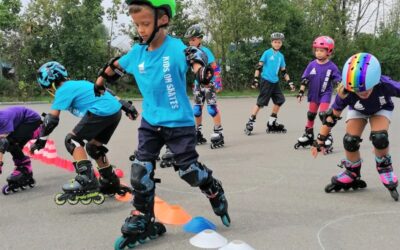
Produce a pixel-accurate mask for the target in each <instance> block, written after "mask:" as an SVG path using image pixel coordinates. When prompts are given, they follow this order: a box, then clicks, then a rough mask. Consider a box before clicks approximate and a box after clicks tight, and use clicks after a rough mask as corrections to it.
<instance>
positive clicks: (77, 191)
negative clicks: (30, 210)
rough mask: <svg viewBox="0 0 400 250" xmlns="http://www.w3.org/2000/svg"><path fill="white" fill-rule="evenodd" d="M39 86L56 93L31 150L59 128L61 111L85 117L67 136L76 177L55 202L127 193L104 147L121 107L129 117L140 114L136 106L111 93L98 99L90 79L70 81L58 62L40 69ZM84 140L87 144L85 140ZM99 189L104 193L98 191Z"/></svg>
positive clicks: (95, 199) (85, 201) (97, 199)
mask: <svg viewBox="0 0 400 250" xmlns="http://www.w3.org/2000/svg"><path fill="white" fill-rule="evenodd" d="M37 81H38V83H39V85H40V86H41V87H42V88H44V89H46V90H47V91H48V92H49V93H50V94H51V95H54V101H53V104H52V106H51V111H50V113H48V114H47V115H46V116H45V117H44V121H43V129H42V130H41V132H40V135H39V138H38V139H37V140H36V142H35V143H34V144H33V145H32V146H31V152H34V151H35V150H40V149H42V148H43V147H44V146H45V144H46V140H47V137H48V136H49V135H50V133H51V132H53V130H54V129H55V128H56V127H57V125H58V122H59V116H60V113H61V111H62V110H68V111H70V112H71V113H72V114H73V115H75V116H77V117H82V119H81V121H80V122H79V123H78V124H77V125H76V126H75V128H74V129H73V131H72V132H71V133H69V134H68V135H67V136H66V137H65V146H66V148H67V150H68V152H69V153H70V154H71V155H72V156H73V158H74V160H75V163H74V165H75V169H76V172H77V174H78V175H77V176H76V177H75V180H74V181H73V182H72V183H68V184H65V185H64V186H63V187H62V189H63V191H64V193H62V194H58V195H57V196H56V199H55V201H56V203H57V204H58V205H63V204H65V202H67V201H68V203H70V204H72V205H73V204H76V203H78V202H79V201H81V203H83V204H88V203H90V202H91V201H93V202H94V203H96V204H101V203H103V201H104V195H103V194H115V193H118V194H125V193H126V192H127V191H129V189H128V188H127V187H123V186H121V185H120V183H119V179H118V177H117V176H116V175H115V173H114V171H113V166H112V165H111V164H110V162H109V160H108V158H107V156H106V153H107V152H108V149H107V148H106V147H105V146H104V144H107V143H108V141H109V140H110V138H111V136H112V135H113V133H114V131H115V129H116V128H117V126H118V124H119V121H120V119H121V111H120V110H121V108H122V110H124V111H125V112H126V114H127V115H128V116H129V118H131V119H134V118H136V116H137V111H136V109H135V108H134V107H133V106H132V104H131V103H129V102H126V101H123V100H120V101H118V100H117V99H116V98H115V97H114V96H113V95H112V94H110V93H109V92H107V93H105V95H104V96H102V97H100V98H98V97H96V96H95V95H94V93H93V89H94V85H93V83H91V82H88V81H84V80H80V81H75V80H69V76H68V72H67V70H66V69H65V67H64V66H62V65H61V64H60V63H58V62H54V61H52V62H47V63H45V64H44V65H42V66H41V67H40V68H39V70H38V78H37ZM85 141H86V142H87V143H85ZM85 144H86V152H87V154H88V155H89V156H90V157H91V158H93V159H94V160H95V161H96V162H97V164H98V169H99V172H100V180H99V182H100V187H99V182H98V181H97V179H96V177H95V175H94V172H93V168H92V163H91V162H90V160H88V157H87V155H86V152H85V148H84V146H85ZM99 189H100V192H101V193H103V194H101V193H99V192H98V191H99Z"/></svg>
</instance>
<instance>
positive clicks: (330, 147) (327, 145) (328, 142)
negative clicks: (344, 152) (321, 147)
mask: <svg viewBox="0 0 400 250" xmlns="http://www.w3.org/2000/svg"><path fill="white" fill-rule="evenodd" d="M332 151H333V137H332V134H331V133H329V134H328V136H327V138H326V141H325V152H324V154H330V153H332Z"/></svg>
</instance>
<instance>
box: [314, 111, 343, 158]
mask: <svg viewBox="0 0 400 250" xmlns="http://www.w3.org/2000/svg"><path fill="white" fill-rule="evenodd" d="M341 114H342V111H340V110H336V109H333V108H330V109H329V110H328V111H326V112H323V113H322V114H321V116H322V126H321V129H320V130H319V134H318V136H317V140H315V141H314V144H313V146H312V148H311V152H312V155H313V156H314V157H317V155H318V152H321V151H323V150H324V148H325V141H326V140H327V139H328V135H329V132H330V131H331V130H332V128H333V127H334V126H335V125H336V123H337V121H338V120H340V119H342V118H341V117H340V115H341Z"/></svg>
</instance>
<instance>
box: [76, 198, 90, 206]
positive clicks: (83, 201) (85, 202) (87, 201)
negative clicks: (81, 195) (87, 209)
mask: <svg viewBox="0 0 400 250" xmlns="http://www.w3.org/2000/svg"><path fill="white" fill-rule="evenodd" d="M79 201H80V202H81V203H82V204H83V205H89V204H90V203H92V198H88V199H83V200H79Z"/></svg>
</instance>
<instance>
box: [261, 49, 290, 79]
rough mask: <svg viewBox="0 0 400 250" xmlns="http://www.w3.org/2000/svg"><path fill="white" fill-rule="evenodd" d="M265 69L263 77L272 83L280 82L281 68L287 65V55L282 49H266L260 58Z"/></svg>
mask: <svg viewBox="0 0 400 250" xmlns="http://www.w3.org/2000/svg"><path fill="white" fill-rule="evenodd" d="M260 62H262V63H263V64H264V65H263V69H262V73H261V77H262V78H263V79H264V80H267V81H269V82H271V83H277V82H279V77H278V74H279V70H280V69H282V68H285V67H286V63H285V57H284V56H283V54H282V53H281V52H280V51H275V50H273V49H272V48H271V49H269V50H266V51H264V53H263V55H262V56H261V58H260Z"/></svg>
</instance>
